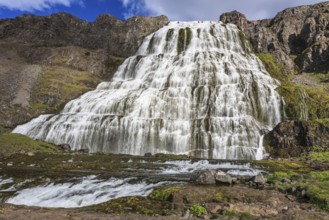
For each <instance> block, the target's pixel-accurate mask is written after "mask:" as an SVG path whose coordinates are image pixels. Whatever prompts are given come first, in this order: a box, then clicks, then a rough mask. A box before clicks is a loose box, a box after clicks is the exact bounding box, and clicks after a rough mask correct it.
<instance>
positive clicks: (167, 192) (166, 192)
mask: <svg viewBox="0 0 329 220" xmlns="http://www.w3.org/2000/svg"><path fill="white" fill-rule="evenodd" d="M181 189H182V187H180V186H171V187H167V188H164V189H158V190H155V191H153V192H152V193H151V195H150V196H149V197H150V198H151V199H154V200H158V201H168V200H171V199H172V198H171V197H172V195H173V193H175V192H178V191H180V190H181Z"/></svg>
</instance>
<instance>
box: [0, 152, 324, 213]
mask: <svg viewBox="0 0 329 220" xmlns="http://www.w3.org/2000/svg"><path fill="white" fill-rule="evenodd" d="M323 154H325V153H313V154H310V155H309V156H305V157H301V158H298V159H296V160H294V161H291V160H262V161H220V160H209V161H208V160H199V159H195V158H188V157H187V156H184V155H180V156H179V155H178V156H177V155H162V154H158V155H147V156H144V157H143V156H130V155H105V154H100V155H93V154H86V153H72V152H70V153H61V154H47V153H30V154H13V155H11V156H8V157H5V158H3V160H1V162H0V167H1V169H0V176H1V177H0V198H1V201H2V203H1V205H0V219H26V218H28V219H180V218H185V219H196V218H203V219H209V218H213V219H218V218H222V219H329V213H328V212H327V211H326V210H328V198H329V197H328V192H329V189H328V185H329V184H328V180H329V174H328V171H325V170H327V168H326V167H327V166H328V161H327V159H326V158H328V157H326V155H323ZM321 156H322V157H321Z"/></svg>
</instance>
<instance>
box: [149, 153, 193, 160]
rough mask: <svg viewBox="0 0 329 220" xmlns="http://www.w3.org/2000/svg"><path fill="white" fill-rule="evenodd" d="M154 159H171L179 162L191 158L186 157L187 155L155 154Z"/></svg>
mask: <svg viewBox="0 0 329 220" xmlns="http://www.w3.org/2000/svg"><path fill="white" fill-rule="evenodd" d="M154 157H157V158H162V159H167V160H169V159H174V160H178V159H188V158H190V157H189V156H188V155H185V154H163V153H157V154H154Z"/></svg>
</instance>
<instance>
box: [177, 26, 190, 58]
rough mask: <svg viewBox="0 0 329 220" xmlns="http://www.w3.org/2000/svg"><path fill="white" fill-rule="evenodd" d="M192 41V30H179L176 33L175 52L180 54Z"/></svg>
mask: <svg viewBox="0 0 329 220" xmlns="http://www.w3.org/2000/svg"><path fill="white" fill-rule="evenodd" d="M191 39H192V30H191V28H185V29H179V32H178V41H177V52H178V53H179V54H180V53H182V52H183V51H184V50H186V48H187V47H188V45H189V44H190V42H191Z"/></svg>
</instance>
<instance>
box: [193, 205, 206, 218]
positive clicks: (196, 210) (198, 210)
mask: <svg viewBox="0 0 329 220" xmlns="http://www.w3.org/2000/svg"><path fill="white" fill-rule="evenodd" d="M190 212H191V213H192V215H194V216H198V217H199V216H202V215H206V214H207V209H206V208H205V207H203V206H202V205H199V204H194V205H193V206H192V207H191V208H190Z"/></svg>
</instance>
